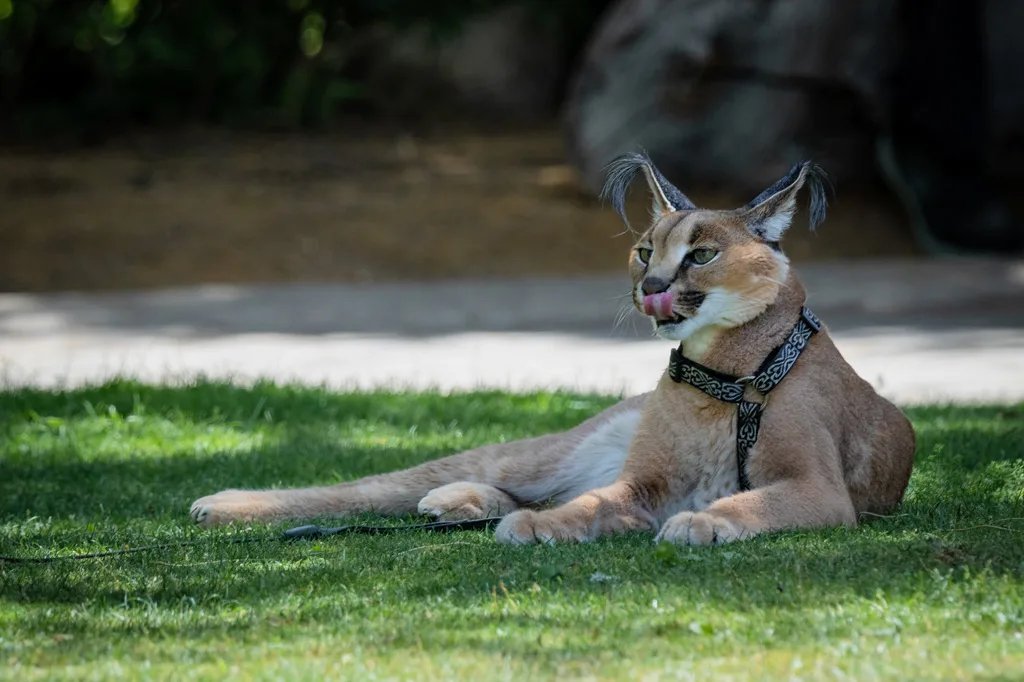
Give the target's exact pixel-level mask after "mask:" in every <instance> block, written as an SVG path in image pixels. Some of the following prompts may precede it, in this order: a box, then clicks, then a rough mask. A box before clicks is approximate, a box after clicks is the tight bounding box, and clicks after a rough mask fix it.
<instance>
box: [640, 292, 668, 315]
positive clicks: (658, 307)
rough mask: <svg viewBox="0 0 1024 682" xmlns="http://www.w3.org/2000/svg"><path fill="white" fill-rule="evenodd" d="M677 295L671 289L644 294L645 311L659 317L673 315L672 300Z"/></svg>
mask: <svg viewBox="0 0 1024 682" xmlns="http://www.w3.org/2000/svg"><path fill="white" fill-rule="evenodd" d="M674 298H675V296H674V295H673V294H672V292H671V291H663V292H661V293H660V294H651V295H650V296H644V312H645V313H647V314H648V315H654V316H655V317H659V318H666V317H672V315H673V313H672V301H673V299H674Z"/></svg>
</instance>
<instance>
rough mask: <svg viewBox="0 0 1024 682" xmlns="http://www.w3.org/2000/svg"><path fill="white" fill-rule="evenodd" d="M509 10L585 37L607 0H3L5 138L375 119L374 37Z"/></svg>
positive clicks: (451, 30) (455, 24)
mask: <svg viewBox="0 0 1024 682" xmlns="http://www.w3.org/2000/svg"><path fill="white" fill-rule="evenodd" d="M507 4H520V5H527V6H529V8H530V10H531V11H532V12H533V13H534V14H535V15H536V17H537V18H538V20H541V21H546V22H552V21H554V22H558V24H559V26H560V27H564V26H568V27H569V28H568V29H567V30H566V35H568V36H570V37H572V36H576V38H575V40H577V42H581V41H582V35H583V32H584V31H585V30H586V28H588V27H589V25H590V24H592V22H593V19H594V17H595V16H596V15H597V14H598V13H599V11H600V9H601V8H602V7H603V5H604V4H606V2H596V3H589V2H579V1H578V0H550V1H548V2H544V1H543V0H241V1H239V0H191V1H189V0H0V133H2V134H3V136H4V137H15V138H41V137H44V136H48V135H51V134H54V133H70V134H72V135H76V136H83V135H84V136H89V135H91V134H106V133H109V132H112V131H115V130H117V129H119V128H122V127H124V126H128V125H167V124H181V123H190V122H201V123H210V124H216V125H227V126H241V127H262V128H266V127H282V128H295V127H308V126H319V125H323V124H324V123H327V122H329V121H330V120H332V118H334V117H336V116H338V115H339V114H341V113H356V114H364V115H365V114H371V115H372V114H374V113H379V111H378V110H379V108H380V107H381V104H382V102H383V100H384V98H385V97H386V93H373V92H368V91H367V81H366V73H367V71H368V65H369V64H370V63H371V62H372V58H373V55H372V49H373V44H372V43H373V36H374V35H375V33H374V30H375V29H377V28H403V27H407V26H412V25H418V26H425V27H427V28H428V29H429V34H430V35H431V36H432V37H433V38H434V39H436V40H444V39H445V38H446V37H449V36H451V35H453V34H455V33H456V32H457V31H458V30H459V28H460V27H461V26H462V25H463V24H464V22H465V21H466V20H467V19H469V18H472V17H473V16H475V15H476V14H478V13H481V12H485V11H488V10H491V9H494V8H496V7H498V6H501V5H507ZM572 27H581V28H576V29H575V30H573V28H572Z"/></svg>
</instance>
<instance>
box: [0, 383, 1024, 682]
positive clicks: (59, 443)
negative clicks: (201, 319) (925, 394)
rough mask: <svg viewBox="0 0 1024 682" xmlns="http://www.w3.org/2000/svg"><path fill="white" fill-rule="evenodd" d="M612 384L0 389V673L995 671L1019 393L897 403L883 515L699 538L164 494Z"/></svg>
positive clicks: (372, 450)
mask: <svg viewBox="0 0 1024 682" xmlns="http://www.w3.org/2000/svg"><path fill="white" fill-rule="evenodd" d="M611 402H613V399H612V398H604V397H594V396H575V395H568V394H532V395H508V394H504V393H497V392H488V393H474V394H464V395H457V396H453V397H442V396H438V395H432V394H405V393H402V394H387V393H346V394H339V393H332V392H328V391H323V390H316V389H306V388H294V387H278V386H274V385H270V384H262V385H258V386H256V387H254V388H252V389H243V388H237V387H232V386H230V385H226V384H219V383H200V384H198V385H196V386H192V387H187V388H160V387H150V386H143V385H139V384H134V383H130V382H116V383H111V384H108V385H105V386H101V387H97V388H91V389H85V390H76V391H67V392H54V391H31V390H8V391H6V392H0V554H6V555H10V554H18V555H40V554H44V553H54V554H63V553H70V552H85V551H95V550H99V549H104V548H108V547H122V546H133V545H143V544H149V543H153V542H169V541H179V540H192V539H198V540H200V541H202V542H201V544H199V545H195V546H190V547H182V548H176V549H169V550H163V551H159V552H153V553H143V554H134V555H130V556H124V557H117V558H111V559H102V560H94V561H82V562H58V563H52V564H47V565H0V678H6V679H17V680H32V679H44V678H45V679H54V678H57V679H76V680H78V679H110V678H115V677H129V678H147V679H151V678H156V679H159V678H181V677H185V676H190V677H198V678H206V679H224V678H228V677H230V678H242V679H247V678H261V679H280V678H299V679H316V680H320V679H324V678H352V679H360V680H363V679H387V678H425V679H451V678H456V677H457V678H467V679H502V678H503V679H515V680H522V679H531V678H537V677H555V676H557V677H562V678H579V677H594V678H608V679H613V678H619V679H626V678H628V679H641V678H648V679H658V678H659V677H664V678H671V679H676V678H695V677H699V678H704V679H708V678H712V677H714V678H736V679H762V678H763V679H778V678H783V677H785V678H798V679H808V680H817V679H823V678H850V679H857V680H864V679H876V678H881V679H900V680H903V679H963V678H976V679H1021V677H1022V675H1024V461H1022V459H1021V456H1022V452H1024V405H1016V406H1011V407H994V406H993V407H922V408H914V409H912V410H910V416H911V418H912V419H913V421H914V425H915V427H916V429H917V433H918V441H919V448H918V453H917V464H916V469H915V473H914V476H913V478H912V480H911V484H910V489H909V491H908V494H907V500H906V502H905V504H904V505H903V507H902V509H901V510H900V511H899V513H897V514H896V515H894V516H892V517H890V518H885V519H879V520H876V521H874V522H872V523H869V524H866V525H864V526H862V527H860V528H858V529H855V530H845V529H837V530H826V531H818V532H801V533H784V534H778V535H774V536H769V537H762V538H757V539H754V540H751V541H748V542H743V543H739V544H734V545H730V546H727V547H720V548H701V549H686V548H675V547H671V546H667V545H663V546H654V545H653V544H652V543H651V540H650V537H649V536H643V535H627V536H620V537H614V538H607V539H604V540H601V541H598V542H595V543H593V544H589V545H582V546H555V547H546V546H540V547H504V546H499V545H496V544H495V543H494V542H493V540H492V538H491V537H490V536H489V534H487V533H483V532H479V533H478V532H466V533H461V534H456V535H438V536H434V535H427V534H422V533H414V534H398V535H392V536H352V537H341V538H333V539H329V540H323V541H316V542H306V543H291V544H286V543H279V542H267V543H255V544H226V543H224V542H223V540H225V539H227V538H230V537H237V536H239V535H243V536H252V537H257V536H264V535H266V536H269V535H271V534H272V533H271V531H272V530H280V529H281V528H282V527H287V525H289V524H285V525H279V526H276V527H275V528H273V529H266V528H262V527H256V528H251V529H233V530H232V529H229V530H216V531H202V530H199V529H196V528H194V527H193V526H192V525H191V524H190V523H189V522H188V520H187V516H186V510H187V507H188V503H189V502H190V501H191V500H192V499H193V498H194V497H196V496H198V495H200V494H206V493H209V492H212V491H216V490H218V489H221V488H223V487H228V486H237V485H245V486H253V487H255V486H267V485H289V486H292V485H304V484H311V483H325V482H327V483H329V482H332V481H340V480H345V479H350V478H353V477H356V476H360V475H364V474H368V473H372V472H379V471H387V470H389V469H394V468H396V467H403V466H408V465H411V464H414V463H416V462H420V461H422V460H424V459H429V458H432V457H437V456H440V455H443V454H446V453H448V452H452V451H456V450H460V449H464V448H467V447H470V446H474V445H477V444H480V443H484V442H488V441H494V440H500V439H512V438H518V437H521V436H526V435H530V434H536V433H540V432H545V431H550V430H554V429H560V428H564V427H567V426H569V425H571V424H574V423H576V422H578V421H580V420H581V419H582V418H584V417H585V416H588V415H590V414H592V413H594V412H596V411H598V410H599V409H601V408H602V407H604V406H605V405H608V404H611Z"/></svg>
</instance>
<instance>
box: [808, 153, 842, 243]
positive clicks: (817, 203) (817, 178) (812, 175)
mask: <svg viewBox="0 0 1024 682" xmlns="http://www.w3.org/2000/svg"><path fill="white" fill-rule="evenodd" d="M807 166H808V168H807V180H806V181H805V182H806V185H807V190H808V192H810V195H811V201H810V203H809V204H808V210H807V216H808V226H809V227H810V228H811V232H813V231H814V230H816V229H818V225H821V224H822V223H823V222H825V213H826V211H827V210H828V197H829V195H830V194H831V195H832V196H835V194H836V190H835V187H833V186H832V179H831V178H829V176H828V173H826V172H825V169H824V168H822V167H821V166H819V165H818V164H816V163H810V162H807Z"/></svg>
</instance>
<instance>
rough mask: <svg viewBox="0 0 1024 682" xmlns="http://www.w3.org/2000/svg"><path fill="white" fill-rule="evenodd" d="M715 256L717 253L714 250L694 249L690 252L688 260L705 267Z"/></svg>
mask: <svg viewBox="0 0 1024 682" xmlns="http://www.w3.org/2000/svg"><path fill="white" fill-rule="evenodd" d="M717 255H718V251H715V250H714V249H694V250H693V251H691V252H690V259H691V260H692V261H693V262H694V263H696V264H697V265H707V264H708V263H710V262H711V261H713V260H715V256H717Z"/></svg>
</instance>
